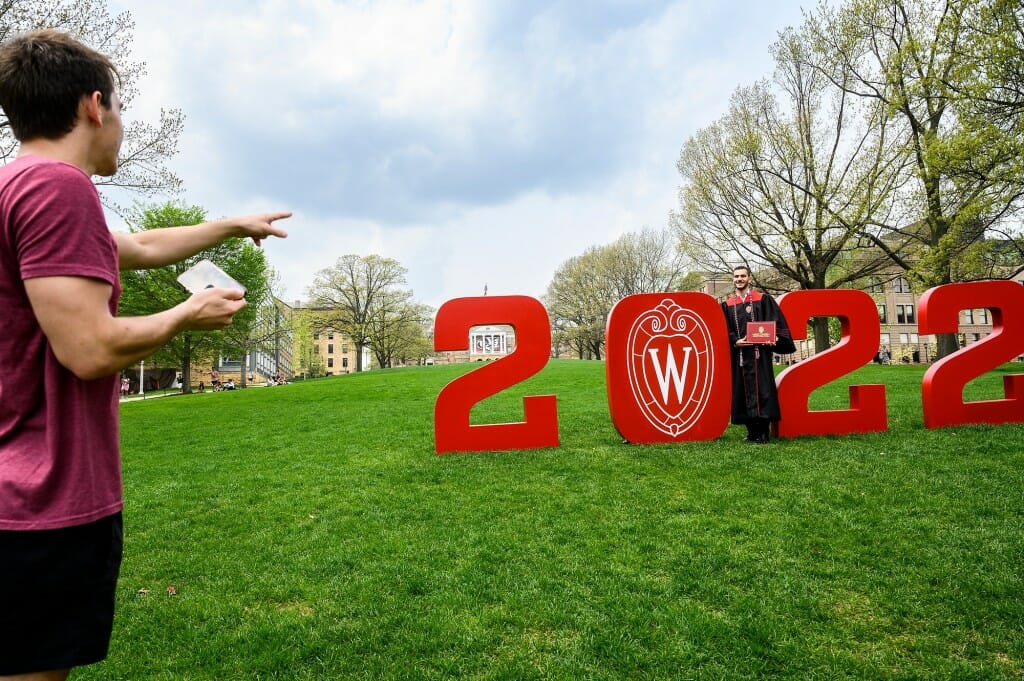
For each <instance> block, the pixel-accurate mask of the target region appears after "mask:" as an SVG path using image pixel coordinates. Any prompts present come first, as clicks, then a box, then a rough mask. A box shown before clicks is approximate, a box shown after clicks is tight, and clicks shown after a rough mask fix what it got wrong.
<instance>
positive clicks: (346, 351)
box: [341, 343, 348, 355]
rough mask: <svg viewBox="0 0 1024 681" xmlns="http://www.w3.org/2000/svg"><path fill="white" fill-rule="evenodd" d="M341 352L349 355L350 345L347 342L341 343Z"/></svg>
mask: <svg viewBox="0 0 1024 681" xmlns="http://www.w3.org/2000/svg"><path fill="white" fill-rule="evenodd" d="M341 354H343V355H347V354H348V345H346V344H345V343H342V344H341Z"/></svg>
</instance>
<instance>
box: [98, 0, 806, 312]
mask: <svg viewBox="0 0 1024 681" xmlns="http://www.w3.org/2000/svg"><path fill="white" fill-rule="evenodd" d="M111 9H112V10H114V11H118V10H120V9H128V10H129V11H131V12H132V14H133V15H134V17H135V19H136V41H135V55H134V56H135V58H136V59H143V60H145V61H146V62H147V63H148V66H149V75H148V76H147V77H146V78H145V79H143V81H142V82H141V83H140V89H141V95H140V96H139V98H138V100H137V101H136V102H135V104H134V106H133V108H132V110H131V112H129V115H139V116H141V117H144V118H150V119H152V118H155V112H156V111H158V109H159V107H161V106H163V107H172V106H178V107H181V108H183V109H184V110H185V112H186V115H187V119H186V131H185V134H184V136H183V138H182V144H181V152H180V154H179V157H178V158H177V159H175V161H174V163H173V166H174V167H175V169H176V170H177V171H178V172H179V174H180V175H181V176H182V177H183V178H184V180H185V182H186V194H185V197H184V198H185V200H186V201H187V202H189V203H197V204H200V205H202V206H204V207H206V208H207V209H208V210H209V212H210V214H211V215H218V216H219V215H225V214H233V213H239V212H246V211H250V210H266V209H271V208H287V209H291V210H294V211H295V212H296V215H295V217H294V218H293V219H292V220H291V224H290V225H289V230H290V232H291V236H290V238H289V239H288V240H287V241H285V242H280V243H269V244H267V248H268V255H269V257H270V260H271V262H272V263H273V264H274V266H275V267H276V268H277V269H278V270H279V271H280V272H281V274H282V278H283V282H284V284H285V285H286V287H287V290H288V291H287V295H288V297H289V298H296V297H302V296H304V293H305V289H306V287H307V286H308V285H309V284H310V283H311V282H312V279H313V275H314V273H315V272H316V271H317V270H319V269H321V268H323V267H328V266H330V265H331V264H333V262H334V261H335V260H336V259H337V258H338V257H339V256H341V255H344V254H346V253H364V254H365V253H371V252H373V253H379V254H380V255H384V256H388V257H394V258H396V259H398V260H399V261H400V262H402V263H403V264H404V265H405V266H406V267H407V268H408V270H409V281H410V285H411V286H412V288H413V289H414V291H415V293H416V295H417V298H419V299H421V300H423V301H424V302H428V303H430V304H432V305H434V306H437V305H439V304H440V303H441V302H444V300H447V299H449V298H451V297H455V296H462V295H475V294H479V293H482V290H483V285H484V283H487V285H488V287H489V291H490V293H491V294H499V293H506V294H507V293H525V294H528V295H540V294H541V293H543V290H544V288H545V287H546V285H547V282H548V281H549V280H550V278H551V275H552V274H553V273H554V270H555V268H557V266H558V265H559V264H561V263H562V262H564V261H565V260H566V259H567V258H569V257H572V256H574V255H578V254H579V253H581V252H582V251H583V250H584V249H586V248H587V247H588V246H590V245H593V244H598V243H606V242H608V241H610V240H612V239H614V238H616V237H617V236H619V235H621V234H622V233H624V232H627V231H631V230H636V229H639V228H641V227H643V226H651V227H663V226H664V225H665V222H666V216H667V214H668V211H669V210H671V209H672V208H674V206H675V201H676V197H675V191H676V187H677V185H678V183H679V178H678V175H677V172H676V170H675V161H676V158H677V156H678V153H679V149H680V147H681V146H682V144H683V143H684V142H685V141H686V139H687V138H688V137H689V136H690V135H691V134H693V133H694V132H695V131H696V129H697V128H699V127H701V126H704V125H707V124H709V123H710V122H711V121H712V120H714V119H715V118H717V117H718V116H720V115H721V114H722V113H723V112H724V111H725V109H726V106H727V103H728V97H729V95H730V94H731V93H732V91H733V90H734V89H735V88H736V87H737V86H738V85H740V84H746V83H750V82H753V81H754V80H756V79H758V78H761V77H763V76H765V75H767V73H768V71H769V65H770V60H769V56H768V52H767V46H768V45H769V44H770V43H771V41H772V40H773V39H774V36H775V33H776V31H777V30H779V29H781V28H783V27H784V26H785V25H786V24H791V23H794V22H796V21H798V20H799V19H800V13H799V4H798V3H797V2H795V0H789V1H787V2H785V3H760V2H756V3H755V2H741V1H740V0H733V1H732V2H725V3H705V2H701V1H699V0H692V1H685V0H681V1H677V2H667V1H665V2H662V1H654V0H650V1H645V0H634V1H631V2H623V1H616V0H604V1H600V0H594V2H588V3H586V4H583V3H576V2H569V1H568V0H565V1H559V0H552V1H550V2H541V1H538V0H519V1H513V0H505V1H494V0H491V1H487V0H469V1H467V0H426V1H423V2H411V1H408V0H385V1H376V2H330V1H328V0H300V1H298V2H285V1H283V0H265V1H262V2H255V3H247V2H240V1H239V0H225V1H223V2H219V3H207V2H202V1H200V0H185V1H184V2H178V3H173V4H172V3H142V2H131V1H125V0H120V1H119V2H111Z"/></svg>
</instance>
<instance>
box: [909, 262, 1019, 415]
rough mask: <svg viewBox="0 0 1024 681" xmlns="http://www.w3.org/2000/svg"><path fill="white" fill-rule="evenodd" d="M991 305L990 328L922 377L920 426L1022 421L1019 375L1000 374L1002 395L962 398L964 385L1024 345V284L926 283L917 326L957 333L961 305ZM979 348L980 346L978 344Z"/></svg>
mask: <svg viewBox="0 0 1024 681" xmlns="http://www.w3.org/2000/svg"><path fill="white" fill-rule="evenodd" d="M972 308H988V309H989V310H991V311H992V334H991V335H990V336H988V337H987V338H985V339H984V340H982V341H979V342H977V343H973V344H971V345H970V346H968V347H966V348H963V349H961V350H960V351H959V352H955V353H953V354H952V355H950V356H949V357H945V358H943V359H941V360H939V361H938V362H936V363H935V364H933V365H932V366H931V368H930V369H928V371H927V372H926V373H925V375H924V381H923V382H922V383H921V406H922V408H923V410H924V425H925V428H940V427H942V426H956V425H960V424H963V423H1024V375H1022V374H1012V375H1010V376H1004V377H1003V390H1004V394H1005V395H1006V399H1004V400H979V401H976V402H968V403H966V404H965V403H964V386H965V385H967V383H968V382H969V381H970V380H971V379H974V378H977V377H978V376H981V375H982V374H984V373H985V372H986V371H990V370H991V369H995V368H996V367H997V366H999V365H1000V364H1003V363H1005V362H1009V361H1010V360H1012V359H1013V358H1014V357H1016V356H1017V355H1018V354H1020V353H1021V351H1022V350H1024V289H1022V288H1021V285H1020V284H1018V283H1016V282H1012V281H1005V280H1000V281H976V282H972V283H968V284H946V285H944V286H939V287H936V288H932V289H928V290H927V291H925V294H924V295H923V296H921V301H920V302H919V303H918V309H919V316H918V331H919V332H920V333H922V334H925V333H956V331H957V329H958V328H959V316H960V311H961V310H969V309H972ZM982 348H984V350H983V349H982Z"/></svg>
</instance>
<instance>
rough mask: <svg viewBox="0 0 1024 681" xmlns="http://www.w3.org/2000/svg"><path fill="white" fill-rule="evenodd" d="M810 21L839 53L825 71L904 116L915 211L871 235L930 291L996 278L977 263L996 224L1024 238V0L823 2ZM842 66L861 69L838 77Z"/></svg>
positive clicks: (1014, 239)
mask: <svg viewBox="0 0 1024 681" xmlns="http://www.w3.org/2000/svg"><path fill="white" fill-rule="evenodd" d="M808 26H809V28H810V34H811V37H812V40H813V41H814V42H815V44H816V46H817V47H816V49H817V50H818V51H819V52H820V53H823V54H829V55H831V56H832V57H833V61H832V64H830V65H821V66H816V68H818V69H819V71H820V72H821V73H822V74H824V75H826V76H827V77H830V78H832V82H833V85H834V86H835V87H837V88H839V89H841V90H842V91H843V92H846V93H849V94H851V95H854V96H856V97H858V98H860V99H862V100H863V101H865V102H872V103H874V104H876V105H878V106H881V107H883V109H884V110H886V111H888V112H889V113H890V114H891V115H892V116H893V117H894V118H896V119H897V120H898V121H899V122H900V129H901V134H900V136H899V138H896V139H894V140H893V141H894V142H898V144H899V148H900V149H901V150H903V152H904V154H905V155H906V158H907V159H908V161H909V163H910V168H911V171H912V172H911V176H910V177H911V179H912V182H911V183H910V184H908V185H907V188H906V191H904V192H902V194H901V196H900V199H901V200H902V201H904V202H905V205H906V206H907V207H908V216H907V218H906V219H903V220H901V221H898V222H896V221H880V224H879V229H876V230H866V231H865V232H864V237H865V239H866V240H868V241H869V242H870V243H871V244H872V245H873V246H874V247H875V248H877V249H879V250H881V251H883V252H885V253H886V254H887V255H889V256H890V258H891V259H892V260H893V262H895V263H897V264H898V265H900V266H901V267H902V268H903V269H905V270H906V271H907V275H908V278H910V279H911V281H912V282H914V283H915V284H916V286H917V287H919V288H928V287H933V286H938V285H942V284H948V283H951V282H954V281H964V280H969V279H975V278H979V277H985V276H990V275H991V272H990V271H978V270H977V269H974V267H973V265H974V264H976V263H979V262H984V261H985V258H984V257H978V256H979V253H981V252H983V251H984V250H986V249H988V248H989V247H990V244H989V238H990V237H991V235H992V233H993V231H994V230H1001V231H1002V232H1003V234H1004V236H1006V237H1007V239H1009V240H1010V241H1011V243H1016V244H1019V243H1020V232H1019V229H1014V227H1013V224H1014V223H1013V222H1012V217H1013V216H1014V214H1015V213H1016V212H1017V211H1018V210H1019V208H1020V205H1021V199H1022V196H1024V184H1022V179H1021V178H1022V176H1024V173H1022V170H1024V167H1022V159H1024V126H1022V125H1021V122H1020V108H1021V107H1020V102H1021V98H1020V94H1021V80H1020V77H1019V76H1020V72H1021V71H1020V65H1021V57H1020V47H1021V44H1022V42H1024V41H1022V37H1021V10H1020V3H1019V2H1003V0H994V1H993V0H858V1H856V2H849V3H847V4H844V5H842V6H839V7H830V6H828V5H824V4H823V5H821V6H819V8H818V10H817V11H816V12H815V14H814V15H813V17H812V19H811V20H810V21H809V24H808ZM979 64H980V65H981V66H982V68H981V69H980V70H979V68H978V66H979ZM836 69H840V70H841V72H842V73H844V74H849V75H850V77H849V78H845V79H838V78H834V77H833V74H834V73H835V72H836ZM979 80H980V81H981V83H980V84H979V83H978V82H977V81H979ZM894 244H896V246H894ZM904 245H908V246H909V247H907V248H903V246H904ZM956 348H957V339H956V336H955V334H943V335H941V336H940V337H939V338H938V356H939V357H943V356H946V355H948V354H949V353H950V352H952V351H954V350H956Z"/></svg>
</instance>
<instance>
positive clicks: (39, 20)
mask: <svg viewBox="0 0 1024 681" xmlns="http://www.w3.org/2000/svg"><path fill="white" fill-rule="evenodd" d="M38 28H55V29H58V30H63V31H66V32H68V33H70V34H71V35H74V36H75V37H76V38H78V39H79V40H81V41H82V42H84V43H85V44H87V45H89V46H91V47H93V48H94V49H96V50H99V51H100V52H102V53H103V54H106V55H107V56H109V57H110V58H111V59H112V60H113V62H114V63H115V64H116V65H117V68H118V73H119V75H120V88H119V95H120V97H121V101H122V103H123V104H124V105H125V106H126V107H127V106H130V104H131V103H132V101H133V100H134V99H135V97H136V96H137V95H138V81H139V78H140V77H141V76H143V75H145V73H146V65H145V63H144V62H136V61H133V60H132V57H131V42H132V33H133V31H134V30H135V22H134V21H133V20H132V18H131V14H129V13H128V12H121V13H120V14H117V15H116V16H110V13H109V11H108V10H107V5H106V2H105V1H104V0H50V1H48V2H39V1H38V0H4V1H3V2H0V41H3V40H7V39H9V38H12V37H14V36H15V35H18V34H20V33H24V32H26V31H30V30H33V29H38ZM126 119H127V120H126V126H125V134H124V143H123V144H122V145H121V158H120V159H119V160H118V170H117V173H116V174H115V175H114V176H113V177H107V178H94V179H95V181H96V183H97V185H99V186H100V187H101V188H102V187H119V188H122V189H125V190H128V191H131V192H134V193H137V194H142V195H144V196H152V195H154V194H157V193H167V192H176V191H179V190H180V188H181V180H180V179H179V178H178V177H177V176H176V175H175V174H174V173H173V172H171V170H170V169H169V168H168V167H167V165H166V163H167V160H168V159H169V158H171V157H172V156H174V155H175V154H176V153H177V151H178V138H179V137H180V135H181V131H182V129H183V126H184V119H185V117H184V115H183V114H182V112H181V110H180V109H162V110H161V111H160V119H159V120H158V121H156V122H147V121H132V120H130V118H128V117H127V116H126ZM6 123H7V119H6V116H3V115H2V114H0V160H2V162H4V163H6V162H7V161H9V160H11V159H12V158H13V157H14V155H15V153H16V151H17V147H18V143H17V140H15V139H14V137H13V136H12V135H11V131H10V128H9V127H8V126H7V125H6ZM107 203H108V204H109V203H111V202H110V201H107Z"/></svg>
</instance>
